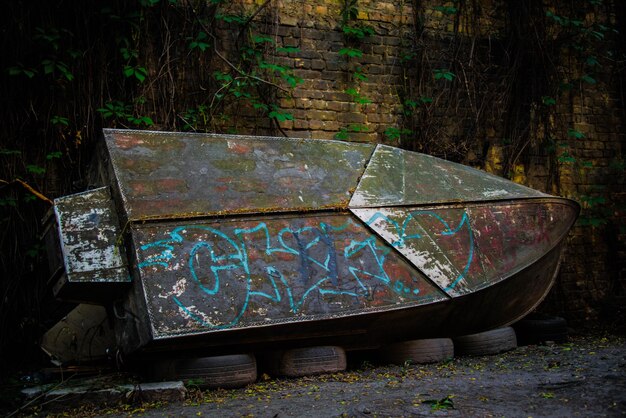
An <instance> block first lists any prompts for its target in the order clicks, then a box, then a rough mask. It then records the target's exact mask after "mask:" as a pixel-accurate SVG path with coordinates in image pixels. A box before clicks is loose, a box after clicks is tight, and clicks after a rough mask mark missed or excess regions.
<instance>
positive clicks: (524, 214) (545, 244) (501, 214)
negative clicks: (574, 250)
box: [469, 199, 578, 289]
mask: <svg viewBox="0 0 626 418" xmlns="http://www.w3.org/2000/svg"><path fill="white" fill-rule="evenodd" d="M577 215H578V208H577V207H576V206H575V205H573V204H572V203H571V202H569V201H567V200H564V199H563V200H560V201H558V200H540V201H530V202H510V203H507V204H499V205H488V206H479V207H471V208H469V216H470V219H471V224H472V228H473V231H474V237H475V238H474V243H475V248H476V252H477V254H478V256H479V257H480V260H481V262H482V265H483V268H484V270H485V272H486V274H487V277H488V278H490V279H491V280H488V281H487V283H479V286H478V287H477V289H480V288H482V287H485V286H488V285H489V284H491V283H492V282H496V281H500V280H503V279H506V278H507V277H509V276H510V275H512V274H514V273H515V272H517V271H522V270H524V269H525V268H527V267H528V266H529V265H531V264H533V263H535V262H536V261H537V259H539V258H540V257H541V256H542V255H543V254H546V253H547V252H548V251H550V250H551V249H552V248H554V247H555V246H557V245H558V244H559V243H560V242H562V241H563V240H564V239H565V237H566V235H567V233H568V232H569V228H570V227H571V225H572V224H573V223H574V221H575V220H576V217H577Z"/></svg>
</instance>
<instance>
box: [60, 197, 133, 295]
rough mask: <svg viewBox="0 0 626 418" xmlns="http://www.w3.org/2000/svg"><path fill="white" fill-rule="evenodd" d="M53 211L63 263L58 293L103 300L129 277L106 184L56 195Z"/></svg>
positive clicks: (119, 232)
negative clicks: (96, 187) (76, 192)
mask: <svg viewBox="0 0 626 418" xmlns="http://www.w3.org/2000/svg"><path fill="white" fill-rule="evenodd" d="M54 213H55V222H56V229H57V230H58V234H59V242H60V250H61V251H60V252H61V255H62V258H63V265H64V272H63V273H62V275H61V277H60V279H59V280H58V282H57V283H56V284H55V286H54V292H55V295H56V296H57V297H59V298H61V299H65V300H75V301H86V302H89V301H102V300H104V298H107V297H109V296H111V294H113V293H115V292H116V291H117V290H116V289H118V288H119V285H120V284H124V283H129V282H130V281H131V278H130V275H129V273H128V268H127V262H126V254H125V249H124V247H123V246H122V245H121V241H120V237H121V229H120V227H119V224H118V218H117V212H116V210H115V206H114V204H113V201H112V200H111V196H110V193H109V188H108V187H101V188H98V189H95V190H90V191H87V192H83V193H78V194H74V195H70V196H66V197H62V198H59V199H56V200H55V201H54Z"/></svg>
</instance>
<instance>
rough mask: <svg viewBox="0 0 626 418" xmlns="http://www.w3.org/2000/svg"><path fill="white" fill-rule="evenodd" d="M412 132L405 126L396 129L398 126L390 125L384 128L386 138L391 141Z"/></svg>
mask: <svg viewBox="0 0 626 418" xmlns="http://www.w3.org/2000/svg"><path fill="white" fill-rule="evenodd" d="M412 133H413V131H411V130H410V129H406V128H404V129H398V128H395V127H392V126H390V127H388V128H387V129H385V136H387V138H389V140H391V141H393V140H398V139H400V138H401V137H402V136H404V135H410V134H412Z"/></svg>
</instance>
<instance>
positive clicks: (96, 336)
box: [41, 304, 117, 364]
mask: <svg viewBox="0 0 626 418" xmlns="http://www.w3.org/2000/svg"><path fill="white" fill-rule="evenodd" d="M116 345H117V343H116V341H115V333H114V332H113V327H112V323H111V322H110V321H109V319H108V317H107V313H106V310H105V308H104V307H102V306H97V305H86V304H80V305H78V306H77V307H76V308H74V310H72V311H71V312H70V313H69V314H67V316H65V318H63V319H62V320H61V321H59V322H58V323H57V324H56V325H55V326H53V327H52V328H50V330H48V331H47V332H46V333H45V334H44V335H43V337H42V341H41V348H42V349H43V350H44V351H45V352H46V353H47V354H48V355H49V356H50V357H51V358H52V359H53V361H54V362H55V363H57V364H67V363H81V362H90V361H96V360H102V359H106V358H107V357H109V356H111V355H113V353H115V347H116Z"/></svg>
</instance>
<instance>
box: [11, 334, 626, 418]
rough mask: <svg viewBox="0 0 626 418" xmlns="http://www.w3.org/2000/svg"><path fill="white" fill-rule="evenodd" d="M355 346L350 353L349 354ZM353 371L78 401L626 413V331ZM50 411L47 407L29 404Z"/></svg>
mask: <svg viewBox="0 0 626 418" xmlns="http://www.w3.org/2000/svg"><path fill="white" fill-rule="evenodd" d="M350 355H351V357H350ZM349 364H350V365H351V366H350V367H349V369H348V370H347V371H346V372H342V373H335V374H327V375H321V376H313V377H305V378H299V379H276V378H270V377H269V376H267V375H263V374H262V375H261V376H260V377H259V381H258V382H257V383H255V384H253V385H250V386H247V387H245V388H242V389H235V390H212V391H200V390H197V389H193V388H191V389H190V390H189V393H188V396H187V400H186V401H184V402H182V403H172V404H164V403H162V402H156V403H155V402H153V403H151V404H126V405H123V406H121V407H116V408H108V409H103V408H91V407H87V408H84V407H83V408H81V409H72V408H71V406H70V405H68V406H67V408H66V409H64V410H62V411H56V412H55V413H54V414H53V415H57V416H98V417H127V416H142V417H190V416H210V417H277V418H278V417H412V416H453V417H456V416H459V417H461V416H466V417H605V416H606V417H616V416H626V341H625V339H624V338H623V337H616V336H611V335H609V336H593V337H591V336H576V337H571V338H570V342H569V343H566V344H560V345H542V346H526V347H519V348H517V349H516V350H514V351H510V352H508V353H503V354H499V355H494V356H485V357H457V358H454V359H453V360H450V361H448V362H445V363H439V364H430V365H403V366H389V365H376V364H375V357H374V356H372V357H368V356H367V355H366V354H364V353H358V355H357V353H349ZM22 413H25V414H27V415H38V416H42V415H47V413H46V411H45V410H43V411H42V410H39V409H35V410H30V411H22Z"/></svg>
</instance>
